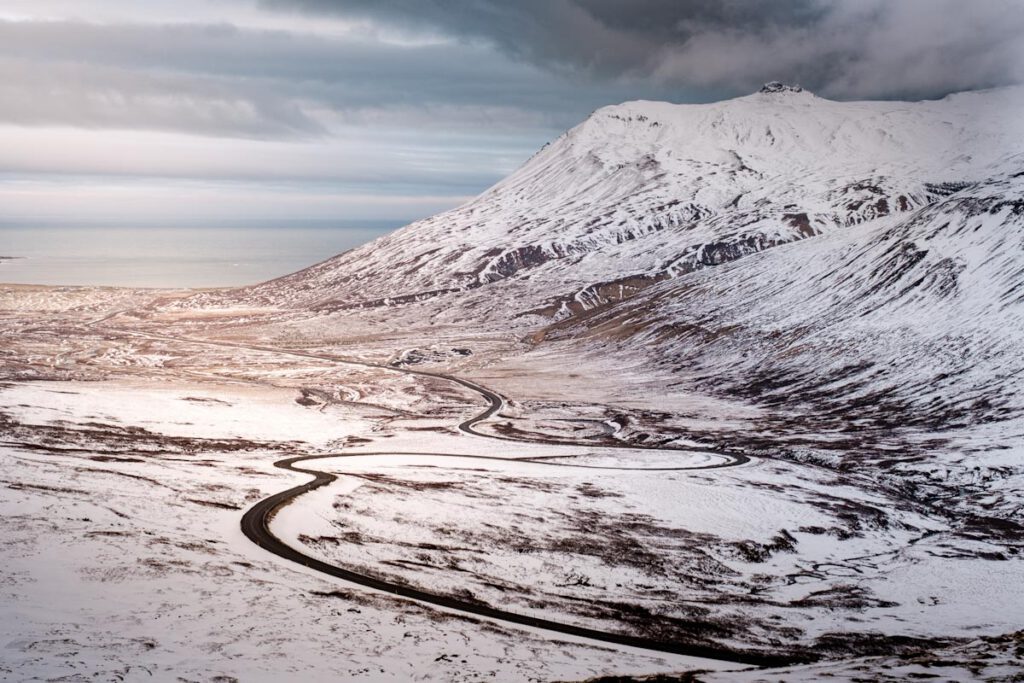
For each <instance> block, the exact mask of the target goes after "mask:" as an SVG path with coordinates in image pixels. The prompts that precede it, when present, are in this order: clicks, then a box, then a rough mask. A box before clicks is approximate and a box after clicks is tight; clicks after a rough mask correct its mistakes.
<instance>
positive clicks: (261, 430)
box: [0, 290, 1024, 680]
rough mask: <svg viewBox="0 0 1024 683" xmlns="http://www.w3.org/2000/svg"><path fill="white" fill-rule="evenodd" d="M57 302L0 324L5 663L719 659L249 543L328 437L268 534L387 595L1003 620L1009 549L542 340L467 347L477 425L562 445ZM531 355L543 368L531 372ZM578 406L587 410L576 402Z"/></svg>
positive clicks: (275, 667)
mask: <svg viewBox="0 0 1024 683" xmlns="http://www.w3.org/2000/svg"><path fill="white" fill-rule="evenodd" d="M54 294H55V296H56V297H58V299H59V301H58V302H54V301H50V300H47V298H46V296H45V292H44V291H42V290H33V292H32V302H29V303H25V302H23V303H22V305H21V306H20V307H14V306H12V307H8V309H7V311H6V312H5V313H4V316H5V319H6V320H7V323H8V324H7V326H6V328H5V329H6V330H7V332H6V333H5V334H6V338H7V342H8V343H7V344H6V345H5V347H4V353H5V356H4V364H3V370H4V373H5V383H4V384H3V386H2V388H0V420H2V422H0V427H2V431H0V436H2V438H0V458H2V459H3V466H2V471H3V472H4V476H3V478H2V479H3V481H2V485H3V486H4V487H5V488H4V489H3V490H4V491H5V493H4V494H3V496H2V497H0V506H2V508H3V509H2V512H3V514H4V515H5V518H6V519H7V520H9V523H8V524H7V525H5V533H4V537H3V539H2V540H0V542H2V543H3V544H4V547H5V550H4V552H5V557H6V558H7V561H6V562H5V564H4V568H3V576H2V579H0V580H2V584H0V585H2V587H3V591H4V596H5V597H4V600H3V601H2V609H3V614H2V618H0V628H3V629H4V633H3V635H2V642H3V643H4V649H3V650H2V657H0V667H2V669H0V671H3V672H4V673H5V674H6V675H7V677H9V678H12V679H15V680H19V679H28V678H32V677H38V678H40V679H48V678H56V677H62V676H63V677H74V676H79V677H82V678H85V677H90V676H93V675H96V676H98V677H100V678H114V677H119V676H120V677H124V678H126V679H128V680H136V679H140V680H141V679H144V678H145V679H148V678H149V676H150V674H152V675H153V676H154V677H156V678H160V677H161V676H169V675H171V674H172V673H173V674H174V675H177V676H181V677H182V678H185V679H188V680H209V679H211V677H214V676H218V675H219V676H225V677H235V678H238V679H240V680H274V679H279V678H280V677H281V676H285V675H302V676H305V677H308V678H312V679H325V678H336V677H349V678H354V679H359V678H362V679H365V680H410V679H414V680H415V679H421V680H479V679H481V678H483V679H499V680H553V679H558V678H562V679H584V678H588V677H594V676H607V675H611V674H616V675H641V674H644V673H653V672H657V671H685V670H688V669H689V670H711V669H721V668H723V667H725V668H730V666H729V665H728V664H723V663H722V662H715V661H711V660H694V659H687V658H685V657H680V656H674V655H660V654H657V653H650V652H643V651H640V650H635V649H630V648H623V647H618V646H612V645H607V644H600V643H596V642H588V641H585V640H580V639H573V638H569V637H565V636H558V635H552V634H550V633H545V632H542V631H536V630H530V629H523V628H520V627H516V626H512V625H502V624H500V623H497V622H492V621H488V620H485V619H480V618H477V617H471V616H466V615H460V614H458V613H453V612H450V611H446V610H443V609H440V608H434V607H430V606H425V605H420V604H417V603H414V602H410V601H407V600H401V599H398V598H395V597H391V596H388V595H386V594H381V593H376V592H373V591H370V590H366V589H362V588H359V587H355V586H351V585H346V584H344V583H341V582H338V581H335V580H331V579H328V578H326V577H323V576H319V575H317V574H315V573H313V572H310V571H307V570H304V569H303V568H302V567H299V566H296V565H294V564H291V563H287V562H285V561H283V560H280V559H276V558H274V557H273V556H271V555H269V554H267V553H264V552H262V551H261V550H260V549H259V548H257V547H255V546H254V545H253V544H251V543H250V542H249V541H248V540H247V539H245V538H244V537H243V536H242V535H241V533H240V531H239V528H238V521H239V518H240V516H241V513H242V512H243V511H244V510H245V509H246V508H248V507H249V506H250V505H251V504H253V503H254V502H256V501H257V500H260V499H262V498H264V497H266V496H268V495H270V494H272V493H275V492H277V491H280V490H283V489H285V488H287V487H289V486H292V485H294V484H295V483H298V482H299V481H301V480H302V478H301V477H299V476H298V475H295V474H289V473H286V472H283V471H282V470H280V469H276V468H274V467H273V463H274V462H275V461H276V460H278V459H280V458H281V457H285V456H289V455H300V454H318V453H338V452H340V453H343V454H345V456H346V457H344V458H334V459H331V460H324V461H318V468H319V469H323V470H325V471H330V472H333V473H337V474H339V475H341V476H340V478H339V479H338V481H337V482H336V483H335V484H333V485H331V486H329V487H326V488H323V489H320V490H318V491H316V492H314V493H310V494H307V495H305V496H303V497H301V498H299V499H298V500H297V501H296V502H295V503H293V504H292V505H289V506H287V507H285V508H284V509H283V510H281V511H280V512H279V513H278V514H277V516H276V517H275V518H274V520H273V522H272V530H273V531H274V532H275V533H277V534H278V535H279V536H280V537H282V538H284V539H285V540H287V541H288V542H289V543H290V544H292V545H293V546H294V547H296V548H299V549H300V550H302V551H304V552H306V553H308V554H310V555H311V556H314V557H317V558H321V559H324V560H326V561H329V562H331V563H334V564H337V565H338V566H342V567H345V568H349V569H354V570H357V571H362V572H365V573H366V574H368V575H372V576H376V577H382V578H386V579H389V580H393V581H395V582H398V583H401V584H403V585H409V586H415V587H420V588H424V589H429V590H431V591H434V592H436V593H438V594H442V595H452V596H455V597H459V598H464V599H465V598H468V599H471V600H475V601H479V602H481V603H485V604H490V605H494V606H498V607H500V608H502V609H506V610H511V611H515V612H518V613H525V614H534V615H538V616H544V617H547V618H552V617H554V618H557V619H558V620H560V621H563V622H567V623H572V624H578V625H583V626H588V627H592V628H599V629H604V630H609V631H614V632H619V633H627V634H639V635H645V636H650V637H658V638H671V639H678V640H680V641H683V642H695V643H713V644H716V645H719V646H722V647H726V648H729V649H732V650H734V651H737V652H767V653H774V654H778V653H785V652H790V653H794V655H800V654H801V653H806V652H813V653H815V654H816V656H822V655H824V656H834V657H841V656H850V655H854V654H857V653H858V652H862V653H866V654H881V653H885V652H912V651H919V650H920V648H922V647H924V648H935V647H939V646H945V643H946V642H947V641H948V640H949V639H950V638H954V639H955V638H976V637H978V636H979V635H985V636H993V637H994V636H999V635H1000V634H1004V633H1008V632H1012V631H1013V630H1015V629H1016V628H1019V614H1021V613H1022V612H1024V603H1022V602H1021V601H1020V599H1019V595H1020V593H1019V591H1015V590H1014V589H1013V587H1014V586H1017V585H1020V584H1021V582H1022V581H1024V565H1022V563H1021V562H1020V560H1019V559H1017V558H1016V557H1010V556H1008V555H1007V550H1006V547H1005V545H999V544H998V543H993V542H992V540H991V539H985V538H978V539H975V540H973V541H972V540H969V539H965V538H964V537H963V536H962V535H961V534H956V533H952V531H951V529H950V527H949V524H948V521H947V520H944V519H942V518H941V517H939V516H936V515H930V514H928V512H927V510H922V509H920V508H915V507H914V506H908V505H905V504H904V502H903V501H901V500H900V499H898V498H895V497H893V496H892V494H891V492H886V491H884V490H880V489H878V488H874V487H871V486H867V485H864V482H863V481H862V480H861V479H859V478H858V476H857V473H848V474H844V473H837V472H835V471H834V470H831V469H829V468H824V467H820V466H818V465H814V464H810V463H804V464H801V463H798V462H787V461H780V460H775V459H773V458H771V457H770V454H762V455H763V456H764V457H755V458H753V459H752V460H751V461H750V462H749V463H747V464H745V465H743V466H740V467H734V468H727V469H717V470H702V469H699V468H700V467H702V466H706V465H709V464H718V463H721V462H723V461H724V460H727V459H728V456H724V455H718V454H716V453H714V452H710V451H707V450H703V449H702V448H701V444H702V443H704V444H706V443H708V442H709V441H710V440H709V439H707V438H706V437H707V434H708V433H709V431H708V430H712V429H717V430H733V431H736V430H739V431H742V430H743V429H749V428H751V425H752V424H754V423H755V422H756V419H757V418H758V416H759V415H760V412H759V411H758V410H757V409H756V408H753V407H748V408H745V409H742V408H741V407H740V406H735V409H733V408H734V407H733V406H730V405H729V404H728V403H727V402H723V401H722V400H720V399H717V400H702V399H701V397H700V396H699V395H695V394H691V395H686V394H684V393H676V394H674V396H675V398H674V400H673V401H672V402H671V403H670V404H667V405H666V404H662V405H661V410H667V411H668V412H670V413H672V414H673V415H674V416H675V420H676V421H677V422H678V424H677V425H676V426H677V427H679V425H682V426H684V427H688V428H690V429H696V428H697V427H700V430H699V431H700V436H699V437H694V435H693V434H690V436H689V437H688V436H686V435H685V434H682V435H681V434H680V433H678V430H677V431H674V430H673V427H672V425H673V422H672V420H668V421H667V422H665V421H664V420H663V419H662V413H660V412H658V411H655V410H653V409H652V406H651V400H650V396H651V395H652V394H654V392H655V391H656V388H657V386H658V383H659V382H660V381H661V380H659V378H658V377H657V376H656V375H653V376H650V377H648V378H646V380H645V381H644V382H640V381H637V382H625V383H622V382H619V383H618V384H617V385H616V383H614V382H611V381H609V379H608V378H609V377H610V375H609V373H608V372H602V371H600V370H598V371H596V372H594V373H593V376H587V372H586V371H582V372H567V370H566V368H567V367H570V366H568V365H566V363H565V362H564V359H561V360H560V359H559V357H558V356H557V354H554V355H551V356H549V357H547V358H544V357H543V356H537V355H534V356H533V357H532V358H531V357H520V359H519V360H518V361H512V360H509V361H506V362H502V363H497V362H494V361H493V360H491V361H488V360H486V359H485V358H483V357H482V356H479V355H478V356H477V357H475V358H474V359H471V360H466V359H464V358H460V359H459V361H458V362H461V363H462V364H463V369H464V370H465V372H466V373H468V374H469V375H470V376H473V377H474V378H476V379H478V380H480V381H483V382H484V383H486V384H488V385H491V386H494V387H495V388H498V389H499V390H500V391H501V392H502V393H504V394H507V395H509V396H512V397H515V400H513V401H511V402H510V403H508V404H506V405H505V406H503V407H502V409H501V410H500V411H499V413H498V414H496V415H495V416H494V417H492V418H491V419H490V420H489V421H487V422H486V423H484V424H482V425H480V427H479V429H480V430H481V432H483V433H484V434H493V435H495V436H499V437H505V438H507V437H509V436H513V437H519V438H533V439H547V440H550V441H552V442H559V441H573V442H577V443H579V444H581V445H579V446H564V445H557V444H555V443H546V444H545V443H536V444H524V443H516V442H512V441H502V440H494V439H490V438H486V437H476V436H468V435H465V434H460V433H458V432H457V431H455V430H454V429H453V425H454V424H456V423H458V422H459V421H461V420H463V419H465V418H466V417H468V416H469V415H472V414H474V413H475V412H478V411H479V410H480V409H481V398H480V396H478V395H476V394H474V393H473V392H471V391H468V390H466V389H465V388H464V387H459V386H457V385H452V384H451V383H450V382H446V381H442V380H439V379H434V378H429V377H414V376H409V375H403V374H400V373H397V372H393V371H389V370H387V369H378V368H368V367H362V366H356V365H350V364H345V363H339V362H335V361H332V360H329V359H326V358H314V357H310V356H303V355H294V354H289V353H275V352H273V351H267V350H260V349H255V348H239V347H235V346H209V345H203V344H199V343H196V342H192V341H187V340H174V339H171V338H169V337H162V338H155V337H152V336H146V335H148V334H149V333H148V332H146V329H147V328H146V327H145V326H141V327H139V328H138V329H136V328H134V327H133V323H132V322H131V321H130V318H129V319H128V320H127V321H126V319H125V317H123V316H121V317H118V316H114V317H112V318H110V319H106V320H104V319H105V318H107V315H106V313H108V312H114V311H116V310H120V308H110V307H115V306H116V307H121V306H124V305H125V304H128V305H131V304H132V303H133V299H132V295H129V294H126V293H123V292H120V293H117V292H111V294H110V299H109V300H108V301H107V303H106V306H107V307H108V308H107V309H105V308H104V305H103V304H102V302H101V301H98V300H97V298H96V297H97V295H96V293H95V292H87V291H85V290H83V291H82V292H81V295H82V296H83V297H84V298H85V299H86V300H87V301H88V302H89V305H88V310H81V309H82V307H81V306H80V305H77V304H76V302H74V301H71V302H68V301H65V299H66V298H67V297H68V296H69V293H68V292H66V291H55V292H54ZM137 296H140V297H143V296H145V295H143V294H138V295H137ZM72 298H73V296H72ZM100 299H102V297H100ZM68 303H70V304H72V305H70V306H69V305H67V304H68ZM96 321H100V322H96ZM232 343H239V342H238V340H237V339H234V340H233V342H232ZM378 344H382V342H379V341H378ZM257 345H258V344H257ZM368 348H370V349H371V353H370V355H371V356H376V352H373V351H372V348H373V345H372V344H371V345H368ZM478 348H479V347H478ZM348 350H349V351H351V349H348ZM314 355H316V354H314ZM408 355H409V354H405V355H404V356H402V355H401V354H399V355H396V356H395V358H398V359H400V360H401V359H402V358H403V357H404V358H406V359H407V358H408ZM382 360H385V361H387V360H388V358H383V359H382ZM448 362H449V361H448V360H446V359H436V358H435V359H433V360H432V362H430V363H427V364H426V367H432V368H437V367H439V365H438V363H441V364H442V365H443V364H445V363H448ZM531 363H532V364H533V365H532V367H533V369H534V370H535V371H536V373H537V376H540V377H545V378H546V379H545V381H542V382H535V383H532V384H531V383H529V382H525V381H523V379H522V378H523V376H524V374H525V372H526V371H527V370H529V368H530V367H531V366H530V365H529V364H531ZM416 367H423V365H422V364H417V365H416ZM569 375H572V376H569ZM620 376H621V375H620ZM602 382H604V383H602ZM531 387H532V390H531ZM595 392H596V393H598V394H600V395H601V396H602V398H603V399H605V400H604V401H603V402H601V403H594V402H593V401H591V400H588V399H589V398H590V396H591V395H592V394H593V393H595ZM559 397H560V398H561V400H558V399H559ZM645 397H646V398H645ZM645 429H647V430H649V431H648V432H647V433H648V434H649V438H637V437H639V436H642V434H643V433H644V432H643V430H645ZM624 439H625V440H633V441H635V442H636V443H640V444H644V443H646V444H647V445H651V444H652V443H653V442H665V443H675V444H677V445H680V446H687V445H689V446H692V447H693V450H692V451H690V452H670V451H658V450H650V449H645V450H638V449H631V448H626V447H623V440H624ZM587 444H590V445H589V446H588V445H587ZM615 444H618V447H613V448H608V447H606V446H608V445H612V446H614V445H615ZM598 446H602V447H600V448H599V447H598ZM399 453H419V454H420V455H397V454H399ZM438 453H440V454H445V455H443V456H440V455H430V454H438ZM459 455H462V456H474V455H486V456H491V457H493V456H499V457H503V458H510V459H516V460H518V461H495V460H479V459H473V458H470V457H458V456H459ZM666 467H672V468H678V467H682V468H692V469H682V470H674V471H665V470H664V469H661V468H666ZM607 468H613V469H607ZM614 468H619V469H614ZM908 656H909V655H908ZM731 668H733V669H735V668H736V665H733V666H732V667H731ZM702 675H703V674H702ZM730 675H732V674H730ZM794 675H796V674H794ZM726 680H728V678H726ZM752 680H753V679H752Z"/></svg>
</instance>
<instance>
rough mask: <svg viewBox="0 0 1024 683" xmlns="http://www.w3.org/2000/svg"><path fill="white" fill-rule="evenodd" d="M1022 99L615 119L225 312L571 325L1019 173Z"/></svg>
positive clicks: (259, 289) (1019, 91)
mask: <svg viewBox="0 0 1024 683" xmlns="http://www.w3.org/2000/svg"><path fill="white" fill-rule="evenodd" d="M1022 103H1024V88H1005V89H998V90H991V91H985V92H971V93H963V94H957V95H952V96H949V97H946V98H945V99H943V100H939V101H926V102H914V103H908V102H834V101H829V100H825V99H822V98H819V97H816V96H815V95H813V94H811V93H809V92H806V91H803V90H801V89H799V88H795V87H789V86H783V85H780V84H769V85H767V86H765V88H763V89H762V90H761V91H760V92H758V93H755V94H752V95H749V96H746V97H740V98H737V99H733V100H728V101H724V102H719V103H714V104H701V105H676V104H669V103H664V102H629V103H625V104H621V105H617V106H610V107H605V108H602V109H600V110H598V111H596V112H594V114H592V115H591V116H590V117H589V118H588V119H587V120H586V121H584V122H583V123H581V124H580V125H578V126H577V127H575V128H573V129H572V130H570V131H568V132H567V133H565V134H564V135H562V136H561V137H560V138H558V139H557V140H555V141H554V142H552V143H550V144H549V145H547V146H546V147H545V148H544V149H542V150H541V151H539V152H538V153H537V154H536V155H534V157H533V158H531V159H530V160H529V161H528V162H527V163H526V164H525V165H524V166H523V167H521V168H520V169H519V170H518V171H516V172H515V173H513V174H512V175H511V176H509V177H508V178H507V179H505V180H503V181H502V182H500V183H498V184H497V185H495V186H494V187H492V188H491V189H489V190H487V191H486V192H484V193H483V194H482V195H480V196H479V197H477V198H476V199H474V200H473V201H471V202H469V203H468V204H466V205H464V206H462V207H459V208H457V209H454V210H452V211H448V212H446V213H442V214H439V215H437V216H434V217H432V218H428V219H426V220H423V221H419V222H416V223H413V224H411V225H409V226H407V227H406V228H404V229H402V230H399V231H397V232H395V233H393V234H391V235H388V236H386V237H383V238H381V239H379V240H377V241H375V242H372V243H370V244H368V245H365V246H363V247H360V248H358V249H354V250H352V251H349V252H346V253H344V254H341V255H339V256H337V257H335V258H332V259H330V260H328V261H325V262H324V263H321V264H318V265H316V266H313V267H311V268H308V269H306V270H304V271H301V272H299V273H295V274H294V275H291V276H287V277H284V278H281V279H278V280H274V281H271V282H269V283H264V284H262V285H258V286H255V287H251V288H246V289H243V290H239V291H237V292H234V293H232V294H231V295H230V297H229V301H230V302H231V303H245V304H246V305H249V306H252V305H256V306H260V307H269V308H272V309H275V308H276V309H279V310H295V309H296V308H304V309H315V310H318V311H344V310H353V309H364V310H365V309H370V308H381V307H387V308H389V309H392V310H393V309H394V308H395V307H401V306H403V305H406V304H410V303H415V302H426V301H431V300H439V299H440V301H435V304H436V305H435V306H428V307H426V308H425V309H424V314H425V315H440V316H442V317H444V315H445V312H447V311H450V310H451V308H452V307H453V306H463V303H465V304H466V305H469V306H470V308H473V306H472V305H471V303H472V302H473V301H487V302H489V304H488V305H487V306H486V307H484V309H483V311H481V312H480V314H481V315H485V316H486V315H490V316H494V317H501V318H507V317H509V316H513V315H515V316H519V318H518V319H519V320H520V321H522V322H529V321H530V320H534V321H535V322H542V321H543V320H544V319H551V318H554V319H560V318H564V317H566V316H568V315H571V314H572V313H574V312H579V311H582V310H587V309H591V308H593V307H595V306H599V305H602V304H605V303H608V302H609V301H614V300H618V299H621V298H623V297H626V296H629V295H632V294H633V293H635V292H636V291H638V290H640V289H643V288H644V287H647V286H649V285H651V284H652V283H654V282H657V281H660V280H662V279H667V278H673V277H678V276H680V275H685V274H686V273H689V272H692V271H695V270H700V269H702V268H705V267H708V266H717V265H720V264H723V263H726V262H730V261H733V260H736V259H738V258H740V257H743V256H745V255H748V254H751V253H755V252H759V251H763V250H765V249H767V248H770V247H774V246H778V245H780V244H787V243H790V242H794V241H797V240H803V239H807V238H810V237H815V236H818V235H832V234H836V233H842V232H845V231H847V230H848V229H849V228H850V227H851V226H854V225H858V224H861V223H864V222H868V221H876V220H891V218H892V217H893V216H898V215H907V216H909V215H910V214H911V213H912V212H914V211H916V210H919V209H921V208H923V207H926V206H929V205H931V204H934V203H936V202H938V201H940V200H942V199H943V198H945V197H946V196H949V195H951V194H954V193H956V192H957V191H959V190H962V189H963V188H965V187H966V186H967V185H969V184H971V183H974V182H977V181H979V180H982V179H984V178H986V177H990V176H992V175H994V174H995V173H997V172H998V170H999V169H1001V168H1011V167H1012V163H1013V159H1014V156H1015V155H1018V154H1020V153H1022V152H1024V121H1022V120H1021V119H1020V117H1019V116H1018V114H1017V112H1019V111H1020V107H1021V104H1022ZM206 299H207V303H214V300H218V299H219V300H220V302H221V303H228V302H225V301H223V299H220V297H219V295H217V296H214V295H211V296H209V297H206ZM455 302H459V303H455ZM192 303H196V302H195V301H193V302H192ZM528 313H536V314H538V315H539V316H541V317H540V318H537V319H532V318H529V317H526V318H525V319H524V317H523V314H528Z"/></svg>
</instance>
